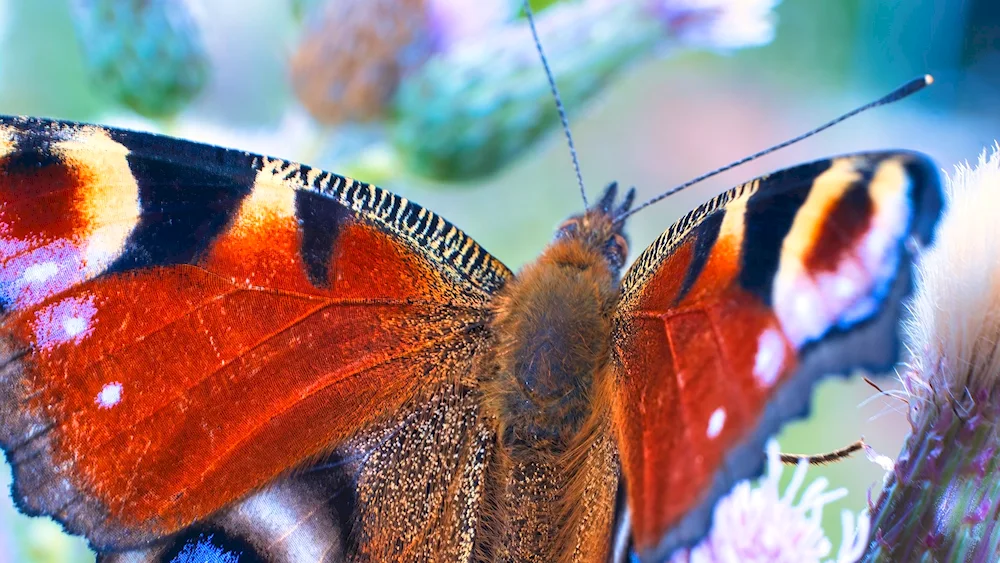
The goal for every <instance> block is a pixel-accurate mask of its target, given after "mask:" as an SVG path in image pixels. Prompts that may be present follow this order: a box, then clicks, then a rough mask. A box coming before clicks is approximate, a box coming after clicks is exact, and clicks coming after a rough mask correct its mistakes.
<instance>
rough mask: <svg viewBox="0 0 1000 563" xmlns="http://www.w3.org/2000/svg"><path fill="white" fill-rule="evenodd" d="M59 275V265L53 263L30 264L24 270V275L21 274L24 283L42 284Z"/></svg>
mask: <svg viewBox="0 0 1000 563" xmlns="http://www.w3.org/2000/svg"><path fill="white" fill-rule="evenodd" d="M58 273H59V264H56V263H55V262H42V263H41V264H32V265H31V266H28V267H27V268H25V269H24V273H23V274H21V276H22V277H24V281H26V282H43V281H45V280H48V279H50V278H52V277H54V276H55V275H56V274H58Z"/></svg>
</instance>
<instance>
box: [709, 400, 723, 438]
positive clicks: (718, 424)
mask: <svg viewBox="0 0 1000 563" xmlns="http://www.w3.org/2000/svg"><path fill="white" fill-rule="evenodd" d="M725 424H726V409H724V408H722V407H719V408H717V409H715V410H714V411H712V415H711V416H709V417H708V437H709V438H715V437H717V436H718V435H719V434H720V433H722V427H723V426H725Z"/></svg>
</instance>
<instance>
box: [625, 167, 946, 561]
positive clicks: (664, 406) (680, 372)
mask: <svg viewBox="0 0 1000 563" xmlns="http://www.w3.org/2000/svg"><path fill="white" fill-rule="evenodd" d="M941 206H942V195H941V187H940V183H939V179H938V174H937V172H936V171H935V169H934V166H933V164H932V163H931V162H930V161H929V160H927V159H926V158H925V157H923V156H921V155H917V154H913V153H899V152H886V153H869V154H859V155H854V156H846V157H841V158H835V159H832V160H824V161H819V162H814V163H811V164H805V165H802V166H799V167H796V168H792V169H789V170H785V171H782V172H778V173H776V174H773V175H770V176H765V177H763V178H760V179H757V180H754V181H752V182H749V183H747V184H744V185H741V186H738V187H736V188H734V189H732V190H730V191H728V192H726V193H724V194H721V195H720V196H718V197H716V198H715V199H713V200H711V201H710V202H708V203H706V204H704V205H702V206H701V207H699V208H697V209H696V210H694V211H693V212H691V213H689V214H688V215H686V216H685V217H683V218H682V219H680V220H679V221H678V222H677V223H675V224H674V225H673V226H672V227H671V228H670V229H668V230H667V231H666V232H665V233H663V235H661V236H660V237H659V238H658V239H657V240H656V241H655V242H654V243H653V244H652V245H651V246H650V247H649V248H647V249H646V250H645V251H644V252H643V253H642V255H640V256H639V258H638V259H637V261H636V262H635V264H633V266H632V267H631V268H630V269H629V271H628V272H627V274H626V275H625V277H624V279H623V281H622V302H621V306H620V309H619V312H618V314H617V317H616V324H615V329H614V330H615V332H614V335H613V340H614V350H615V369H616V370H617V375H616V397H615V415H614V416H615V425H616V430H617V433H618V441H619V448H620V452H621V459H622V470H623V474H624V478H625V485H626V488H627V491H628V506H629V509H630V511H631V518H632V530H633V539H634V542H635V546H636V548H637V551H638V552H639V553H640V555H642V556H643V557H644V558H645V557H649V558H651V559H659V558H662V557H664V556H666V555H668V554H669V553H670V552H672V551H673V550H674V549H675V548H677V547H679V546H682V545H690V544H691V543H692V542H694V541H696V540H697V539H699V538H700V537H701V536H702V535H703V534H704V533H705V531H706V529H707V527H708V525H709V522H710V517H711V510H712V507H713V505H714V504H715V501H716V500H717V499H718V498H719V497H720V496H721V495H723V494H725V493H726V492H727V491H728V490H729V489H730V487H731V486H732V485H733V484H734V483H735V482H736V481H738V480H741V479H745V478H748V477H751V476H754V475H758V474H759V473H760V470H761V468H762V461H763V457H762V454H761V452H762V450H763V445H764V441H765V440H766V439H767V438H768V437H769V436H771V435H772V434H774V433H775V432H776V431H777V430H778V428H779V426H780V425H781V423H782V422H783V421H785V420H787V419H789V418H792V417H797V416H801V415H803V414H804V413H805V411H806V409H807V406H808V401H809V396H810V394H811V387H812V384H813V383H814V382H815V381H816V379H817V378H818V377H820V376H822V375H824V374H827V373H846V372H849V371H851V370H853V369H858V368H866V369H871V370H886V369H888V368H890V367H891V366H892V365H893V363H894V362H895V361H896V360H897V355H898V350H899V347H900V346H899V342H898V338H897V333H896V327H897V321H898V320H899V316H900V309H901V301H902V299H903V298H904V297H905V295H906V294H907V292H908V291H909V289H910V285H911V279H910V277H911V268H912V260H913V255H912V250H911V248H912V246H911V245H910V243H911V241H912V240H913V239H915V240H916V242H918V243H921V244H925V243H928V242H929V241H930V239H931V237H932V234H933V230H934V226H935V224H936V222H937V219H938V216H939V214H940V211H941Z"/></svg>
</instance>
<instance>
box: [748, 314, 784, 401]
mask: <svg viewBox="0 0 1000 563" xmlns="http://www.w3.org/2000/svg"><path fill="white" fill-rule="evenodd" d="M784 364H785V339H784V338H783V337H782V336H781V333H780V332H778V330H777V329H774V328H769V329H767V330H765V331H764V332H762V333H761V335H760V338H759V339H758V340H757V355H756V356H755V357H754V361H753V375H754V377H755V378H757V383H759V384H760V385H761V386H762V387H770V386H772V385H774V382H775V381H777V380H778V376H779V375H781V368H782V367H783V366H784Z"/></svg>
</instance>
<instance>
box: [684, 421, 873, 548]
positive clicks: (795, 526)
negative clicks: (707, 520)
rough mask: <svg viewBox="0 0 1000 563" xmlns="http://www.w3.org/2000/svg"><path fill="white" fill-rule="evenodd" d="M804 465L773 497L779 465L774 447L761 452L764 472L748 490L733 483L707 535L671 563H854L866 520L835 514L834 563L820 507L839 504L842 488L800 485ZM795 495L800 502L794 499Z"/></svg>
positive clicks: (862, 545) (746, 484) (865, 536)
mask: <svg viewBox="0 0 1000 563" xmlns="http://www.w3.org/2000/svg"><path fill="white" fill-rule="evenodd" d="M807 467H808V465H807V462H805V461H803V462H801V463H799V465H798V466H796V468H795V472H794V474H793V475H792V480H791V482H790V483H789V484H788V487H787V488H786V489H785V491H784V493H781V492H779V490H778V483H779V482H780V479H781V473H782V465H781V461H780V459H779V452H778V443H777V442H775V441H774V440H771V441H770V442H769V443H768V446H767V472H766V473H765V474H764V477H762V478H761V480H760V481H759V482H758V483H757V484H756V486H753V485H751V484H750V482H749V481H742V482H740V483H738V484H737V485H736V486H735V487H734V488H733V490H732V491H731V492H730V493H729V495H728V496H726V497H725V498H723V499H722V500H720V501H719V502H718V503H717V504H716V505H715V513H714V520H713V524H712V530H711V531H710V532H709V534H708V536H706V537H705V539H703V540H702V541H701V543H699V544H698V545H697V546H695V547H694V548H692V549H690V550H686V551H684V552H681V553H678V554H675V555H674V557H673V558H672V559H671V562H672V563H756V562H760V563H764V562H777V563H785V562H787V563H809V562H817V563H818V562H820V561H836V562H838V563H841V562H843V563H847V562H854V561H857V560H858V558H859V557H861V554H862V553H863V551H864V548H865V546H866V544H867V542H868V525H869V520H868V515H867V513H865V512H861V514H859V515H857V516H855V515H854V514H853V513H852V512H850V511H848V510H844V511H842V512H841V522H842V524H843V527H844V543H843V544H842V545H841V546H840V549H839V550H838V552H837V556H836V559H833V560H830V559H825V558H827V557H828V556H829V555H830V552H831V550H832V544H831V543H830V540H829V539H828V538H827V537H826V534H825V533H824V532H823V528H822V527H821V526H820V522H821V520H822V518H823V509H824V508H825V507H826V505H828V504H830V503H831V502H834V501H836V500H839V499H841V498H843V497H844V496H845V495H846V494H847V490H846V489H843V488H839V489H833V490H827V486H828V485H829V483H828V481H827V480H826V479H824V478H819V479H816V480H815V481H813V482H812V483H811V484H810V485H809V486H807V487H805V489H804V490H803V489H802V487H803V485H804V484H805V479H806V471H807ZM800 491H801V496H800V495H799V493H800Z"/></svg>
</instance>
